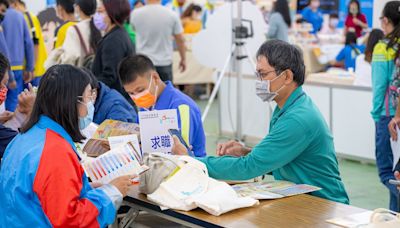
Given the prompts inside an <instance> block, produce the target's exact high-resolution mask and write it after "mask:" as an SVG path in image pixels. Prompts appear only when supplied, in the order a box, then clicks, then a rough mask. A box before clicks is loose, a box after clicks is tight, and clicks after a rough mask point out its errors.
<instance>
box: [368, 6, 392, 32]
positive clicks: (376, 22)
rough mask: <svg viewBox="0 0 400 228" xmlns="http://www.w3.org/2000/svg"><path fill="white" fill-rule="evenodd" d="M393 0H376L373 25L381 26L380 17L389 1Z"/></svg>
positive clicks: (375, 26)
mask: <svg viewBox="0 0 400 228" xmlns="http://www.w3.org/2000/svg"><path fill="white" fill-rule="evenodd" d="M389 1H391V0H374V14H373V24H372V25H373V27H374V28H380V26H381V24H380V21H379V17H380V16H381V15H382V9H383V7H384V6H385V4H386V3H387V2H389Z"/></svg>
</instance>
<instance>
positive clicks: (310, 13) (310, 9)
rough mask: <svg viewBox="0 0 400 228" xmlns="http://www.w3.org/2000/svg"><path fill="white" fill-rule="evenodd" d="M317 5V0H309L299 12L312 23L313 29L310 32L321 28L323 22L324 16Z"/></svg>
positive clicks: (318, 3)
mask: <svg viewBox="0 0 400 228" xmlns="http://www.w3.org/2000/svg"><path fill="white" fill-rule="evenodd" d="M319 6H320V2H319V0H310V4H309V5H308V6H307V7H306V8H304V9H303V12H302V13H301V16H302V17H303V19H304V20H306V21H307V22H308V23H310V24H312V26H313V31H312V32H311V33H313V34H315V33H317V32H318V31H319V30H321V28H322V24H323V23H324V17H323V15H322V12H321V10H320V9H319Z"/></svg>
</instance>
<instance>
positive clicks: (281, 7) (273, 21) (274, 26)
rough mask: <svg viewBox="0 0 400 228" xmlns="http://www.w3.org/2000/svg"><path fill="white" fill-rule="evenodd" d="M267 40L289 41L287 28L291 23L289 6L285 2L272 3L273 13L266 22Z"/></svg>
mask: <svg viewBox="0 0 400 228" xmlns="http://www.w3.org/2000/svg"><path fill="white" fill-rule="evenodd" d="M268 22H269V29H268V33H267V38H268V39H271V40H272V39H278V40H282V41H286V42H288V41H289V38H288V36H289V28H290V25H291V23H292V21H291V19H290V12H289V5H288V2H287V1H286V0H277V1H276V2H275V3H274V7H273V12H272V13H271V16H270V18H269V20H268Z"/></svg>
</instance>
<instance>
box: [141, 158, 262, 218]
mask: <svg viewBox="0 0 400 228" xmlns="http://www.w3.org/2000/svg"><path fill="white" fill-rule="evenodd" d="M175 159H177V160H178V162H177V163H178V164H179V169H178V170H177V171H175V172H173V175H171V176H170V177H169V178H168V179H167V180H166V181H164V182H163V183H161V185H160V187H159V188H158V189H157V190H156V191H155V192H153V193H152V194H149V195H147V198H148V199H149V200H151V201H153V202H155V203H157V204H158V205H160V206H161V207H162V209H168V208H170V209H175V210H182V211H190V210H193V209H195V208H197V207H200V208H202V209H204V210H205V211H207V212H208V213H210V214H212V215H215V216H219V215H221V214H223V213H226V212H228V211H231V210H235V209H238V208H243V207H250V206H254V205H257V204H258V200H254V199H252V198H250V197H238V195H237V194H236V192H235V191H234V190H233V189H232V187H230V186H229V185H228V184H227V183H225V182H221V181H217V180H214V179H212V178H210V177H209V176H208V171H207V167H206V166H205V165H204V164H203V163H202V162H200V161H198V160H196V159H195V158H192V157H189V156H175Z"/></svg>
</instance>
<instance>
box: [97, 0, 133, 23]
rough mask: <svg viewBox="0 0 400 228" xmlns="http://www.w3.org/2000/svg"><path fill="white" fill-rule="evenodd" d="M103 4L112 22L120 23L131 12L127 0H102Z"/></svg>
mask: <svg viewBox="0 0 400 228" xmlns="http://www.w3.org/2000/svg"><path fill="white" fill-rule="evenodd" d="M103 5H104V8H105V9H106V12H107V15H108V16H109V17H110V19H111V22H112V23H113V24H117V25H122V24H123V23H124V22H125V21H126V20H127V19H128V18H129V15H130V13H131V6H130V4H129V2H128V0H103Z"/></svg>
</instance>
